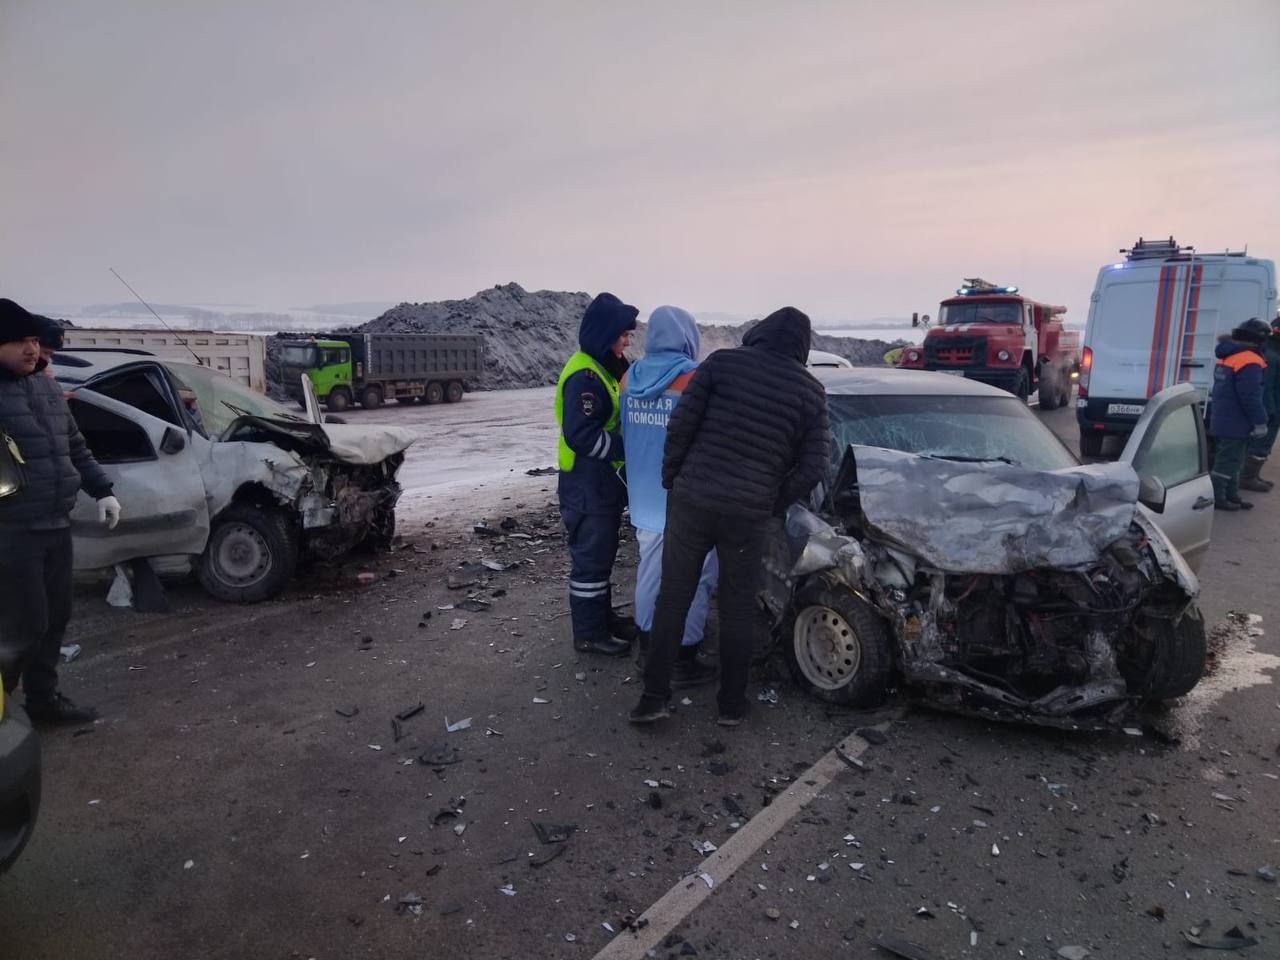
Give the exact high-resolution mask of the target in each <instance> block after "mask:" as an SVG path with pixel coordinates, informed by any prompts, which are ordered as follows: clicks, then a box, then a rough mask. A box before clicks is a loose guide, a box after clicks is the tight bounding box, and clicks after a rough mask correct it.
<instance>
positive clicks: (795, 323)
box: [742, 307, 813, 364]
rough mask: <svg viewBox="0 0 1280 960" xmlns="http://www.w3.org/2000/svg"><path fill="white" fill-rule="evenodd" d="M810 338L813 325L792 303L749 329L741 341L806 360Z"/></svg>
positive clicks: (748, 344)
mask: <svg viewBox="0 0 1280 960" xmlns="http://www.w3.org/2000/svg"><path fill="white" fill-rule="evenodd" d="M812 340H813V328H812V325H811V324H810V323H809V317H808V315H807V314H804V313H802V312H800V311H799V310H797V309H796V308H795V307H783V308H782V309H781V310H775V311H773V313H771V314H769V315H768V316H767V317H765V318H764V319H763V320H761V321H760V322H759V323H757V324H756V325H755V326H754V327H752V328H751V329H750V330H748V331H747V335H746V336H745V337H743V338H742V345H743V346H744V347H762V348H763V349H765V350H772V351H773V352H774V353H780V354H782V355H783V356H785V357H791V358H792V359H793V360H798V361H799V362H800V363H805V364H807V363H808V362H809V344H810V342H811V341H812Z"/></svg>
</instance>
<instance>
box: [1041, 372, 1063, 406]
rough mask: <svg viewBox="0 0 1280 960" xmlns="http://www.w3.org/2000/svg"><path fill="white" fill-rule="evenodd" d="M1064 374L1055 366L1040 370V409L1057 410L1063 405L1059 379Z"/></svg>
mask: <svg viewBox="0 0 1280 960" xmlns="http://www.w3.org/2000/svg"><path fill="white" fill-rule="evenodd" d="M1061 376H1062V375H1061V374H1060V373H1058V371H1056V370H1054V369H1053V367H1045V368H1044V369H1042V370H1041V371H1040V409H1041V410H1057V409H1058V407H1060V406H1062V388H1061V386H1059V384H1058V380H1059V378H1060V377H1061Z"/></svg>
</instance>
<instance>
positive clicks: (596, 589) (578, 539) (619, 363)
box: [555, 293, 639, 657]
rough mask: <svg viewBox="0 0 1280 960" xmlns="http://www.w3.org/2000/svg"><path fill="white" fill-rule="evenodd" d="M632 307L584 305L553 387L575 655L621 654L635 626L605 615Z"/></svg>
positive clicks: (618, 503)
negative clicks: (572, 349) (574, 344)
mask: <svg viewBox="0 0 1280 960" xmlns="http://www.w3.org/2000/svg"><path fill="white" fill-rule="evenodd" d="M638 314H639V310H637V309H636V308H635V307H633V306H631V305H630V304H626V303H623V302H622V301H621V300H619V299H618V298H617V297H615V296H614V295H613V294H611V293H602V294H600V295H599V296H597V297H596V298H595V299H594V300H592V301H591V303H590V305H589V306H588V307H587V309H586V312H585V313H584V314H583V315H582V325H581V326H580V327H579V328H578V351H577V352H576V353H574V354H573V356H571V357H570V358H569V362H568V363H566V364H565V365H564V369H563V370H562V371H561V372H560V380H559V383H558V384H557V385H556V400H555V410H556V421H557V422H558V423H559V425H560V450H559V467H560V484H559V494H560V516H561V517H562V518H563V520H564V526H565V531H566V535H567V540H568V544H569V556H570V559H571V566H570V573H569V611H570V615H571V617H572V621H573V646H574V649H575V650H577V651H579V652H581V653H598V654H603V655H605V656H611V657H622V656H626V655H627V653H628V652H630V650H631V643H632V641H633V640H634V639H635V635H636V625H635V621H634V620H632V619H630V618H628V617H621V616H618V615H617V614H615V613H614V611H613V598H612V588H611V585H610V582H609V579H610V577H611V576H612V574H613V561H614V557H615V555H616V554H617V552H618V529H619V527H621V525H622V511H623V508H624V507H625V506H626V503H627V487H626V484H625V483H624V482H623V479H622V476H621V473H620V471H621V470H622V465H623V452H622V432H621V430H620V421H619V404H618V389H619V388H618V381H619V380H621V379H622V375H623V374H624V373H625V372H626V370H627V361H626V359H625V358H624V357H623V351H624V350H625V349H626V348H627V346H628V345H629V344H630V342H631V333H632V331H634V330H635V328H636V317H637V315H638Z"/></svg>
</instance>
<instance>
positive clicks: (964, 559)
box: [852, 446, 1138, 574]
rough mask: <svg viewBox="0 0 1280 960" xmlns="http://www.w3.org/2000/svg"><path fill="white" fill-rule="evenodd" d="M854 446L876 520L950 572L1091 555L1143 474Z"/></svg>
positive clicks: (1066, 564) (1001, 570) (1125, 512)
mask: <svg viewBox="0 0 1280 960" xmlns="http://www.w3.org/2000/svg"><path fill="white" fill-rule="evenodd" d="M852 449H853V454H854V458H855V460H856V463H857V472H858V496H859V500H860V504H861V509H862V512H863V514H864V515H865V517H866V519H867V522H868V524H869V525H870V527H871V528H872V529H873V530H874V531H875V532H876V533H878V534H879V535H881V536H884V537H886V538H888V539H889V540H892V541H894V542H896V543H899V544H902V545H903V546H905V547H907V548H908V549H909V550H910V551H911V552H912V553H914V554H916V555H917V556H919V557H920V558H921V560H923V561H924V562H925V563H926V564H928V565H930V566H932V567H935V568H937V569H939V570H946V571H947V572H949V573H990V574H1008V573H1020V572H1022V571H1025V570H1032V569H1038V568H1045V567H1057V568H1072V567H1079V566H1082V565H1084V564H1088V563H1092V562H1093V561H1096V560H1097V559H1098V557H1099V556H1100V554H1101V552H1102V550H1103V549H1104V548H1105V547H1107V546H1108V545H1109V544H1111V543H1114V542H1115V541H1116V540H1118V539H1119V538H1120V537H1122V536H1123V535H1124V534H1125V532H1126V531H1127V530H1128V529H1129V524H1130V523H1132V521H1133V518H1134V513H1135V510H1136V507H1137V500H1138V475H1137V474H1136V473H1135V472H1134V470H1133V468H1132V467H1130V466H1129V465H1128V464H1124V463H1107V464H1092V465H1089V466H1081V467H1076V468H1072V469H1070V470H1060V471H1056V472H1048V471H1042V470H1028V469H1024V468H1022V467H1016V466H1011V465H1007V464H1002V463H962V462H956V461H952V460H942V459H934V458H929V457H918V456H915V455H914V454H909V453H900V452H898V451H895V450H885V449H882V448H880V447H863V446H854V447H853V448H852Z"/></svg>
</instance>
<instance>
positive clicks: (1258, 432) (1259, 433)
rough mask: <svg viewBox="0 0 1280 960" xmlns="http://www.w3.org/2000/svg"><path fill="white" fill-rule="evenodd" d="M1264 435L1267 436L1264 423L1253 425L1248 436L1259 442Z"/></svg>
mask: <svg viewBox="0 0 1280 960" xmlns="http://www.w3.org/2000/svg"><path fill="white" fill-rule="evenodd" d="M1266 435H1267V425H1266V424H1265V423H1259V424H1255V425H1254V428H1253V432H1252V433H1250V434H1249V436H1251V437H1257V438H1258V439H1259V440H1261V439H1262V438H1263V437H1265V436H1266Z"/></svg>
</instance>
